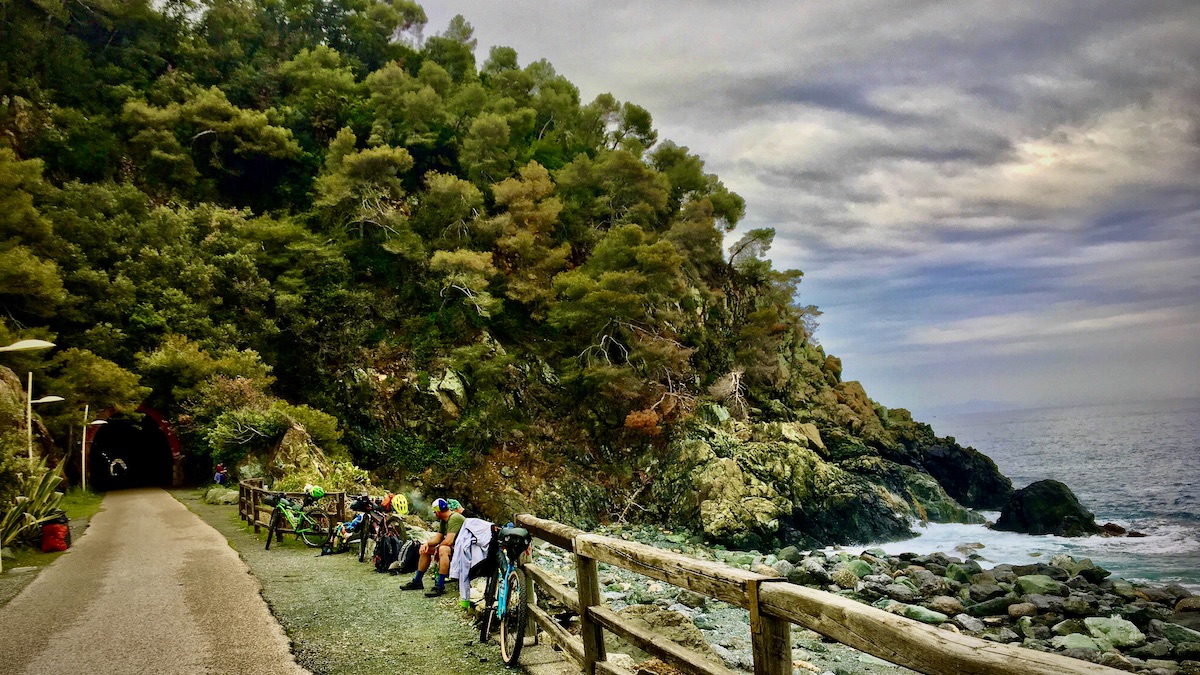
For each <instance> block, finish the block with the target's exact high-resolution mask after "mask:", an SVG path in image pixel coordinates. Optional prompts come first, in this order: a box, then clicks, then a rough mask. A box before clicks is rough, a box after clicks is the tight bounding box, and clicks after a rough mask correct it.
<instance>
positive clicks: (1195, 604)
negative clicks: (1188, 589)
mask: <svg viewBox="0 0 1200 675" xmlns="http://www.w3.org/2000/svg"><path fill="white" fill-rule="evenodd" d="M1175 611H1176V612H1179V613H1180V614H1182V613H1184V612H1200V598H1184V599H1182V600H1180V601H1179V602H1177V603H1175Z"/></svg>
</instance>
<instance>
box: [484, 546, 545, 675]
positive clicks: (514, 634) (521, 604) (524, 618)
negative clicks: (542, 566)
mask: <svg viewBox="0 0 1200 675" xmlns="http://www.w3.org/2000/svg"><path fill="white" fill-rule="evenodd" d="M493 540H494V541H496V542H497V543H496V545H495V546H494V548H495V560H496V570H495V572H494V573H493V574H492V575H491V576H489V577H488V582H487V588H486V589H485V590H484V592H483V598H484V603H485V604H484V611H483V620H482V623H481V625H480V627H479V641H480V642H487V639H488V636H489V635H490V634H491V632H492V629H493V628H494V627H499V629H500V656H501V657H503V658H504V664H505V665H507V666H510V667H513V666H516V665H517V660H518V659H519V658H520V656H521V647H523V646H524V645H525V626H526V624H527V623H528V621H529V595H530V590H531V589H530V585H529V583H530V582H529V575H528V573H527V572H526V571H525V568H524V566H523V565H522V563H521V556H523V555H525V554H527V553H528V552H529V547H530V546H531V545H532V543H533V537H531V536H530V535H529V530H526V529H525V528H523V527H512V524H511V523H510V524H509V525H508V526H507V527H502V528H498V531H496V532H494V536H493Z"/></svg>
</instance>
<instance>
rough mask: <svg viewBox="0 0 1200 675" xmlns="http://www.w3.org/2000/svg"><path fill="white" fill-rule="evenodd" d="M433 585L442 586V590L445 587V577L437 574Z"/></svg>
mask: <svg viewBox="0 0 1200 675" xmlns="http://www.w3.org/2000/svg"><path fill="white" fill-rule="evenodd" d="M433 585H434V586H442V587H443V588H444V587H445V586H446V575H445V574H439V575H438V576H437V581H435V582H433Z"/></svg>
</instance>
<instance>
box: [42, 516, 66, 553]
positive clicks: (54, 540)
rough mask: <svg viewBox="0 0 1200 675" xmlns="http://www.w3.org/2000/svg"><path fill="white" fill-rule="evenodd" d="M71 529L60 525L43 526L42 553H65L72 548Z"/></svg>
mask: <svg viewBox="0 0 1200 675" xmlns="http://www.w3.org/2000/svg"><path fill="white" fill-rule="evenodd" d="M70 538H71V528H70V527H68V526H66V525H62V524H59V523H49V524H47V525H43V526H42V553H51V552H53V551H65V550H67V548H68V547H70V545H71V544H70Z"/></svg>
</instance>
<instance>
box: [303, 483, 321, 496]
mask: <svg viewBox="0 0 1200 675" xmlns="http://www.w3.org/2000/svg"><path fill="white" fill-rule="evenodd" d="M304 494H306V495H308V496H309V497H312V498H313V499H320V498H321V497H324V496H325V489H324V488H322V487H321V486H320V485H305V486H304Z"/></svg>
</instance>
